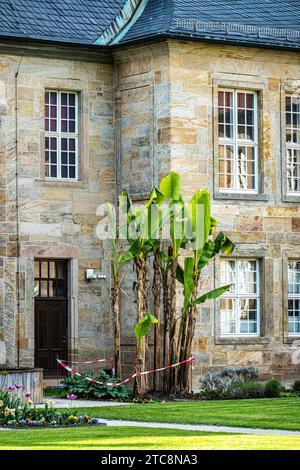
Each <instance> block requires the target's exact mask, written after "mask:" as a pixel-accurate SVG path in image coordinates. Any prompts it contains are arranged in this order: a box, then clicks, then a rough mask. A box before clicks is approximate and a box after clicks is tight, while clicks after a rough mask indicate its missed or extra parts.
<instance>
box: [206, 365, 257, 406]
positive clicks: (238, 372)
mask: <svg viewBox="0 0 300 470" xmlns="http://www.w3.org/2000/svg"><path fill="white" fill-rule="evenodd" d="M258 377H259V372H258V369H257V368H256V367H237V368H235V367H224V369H222V370H221V371H219V372H214V373H212V372H207V373H206V374H205V375H204V376H203V377H202V379H201V380H200V396H202V397H204V398H207V399H210V400H212V399H220V398H227V397H228V396H230V398H235V397H234V389H237V388H239V387H240V388H239V391H238V392H237V394H238V395H239V394H243V393H242V392H241V391H240V390H241V389H242V386H243V384H247V383H251V384H252V385H250V386H249V389H250V388H251V386H252V387H253V382H255V381H257V379H258ZM249 393H250V392H249ZM259 393H260V392H259ZM244 394H246V391H245V392H244ZM253 394H254V392H253Z"/></svg>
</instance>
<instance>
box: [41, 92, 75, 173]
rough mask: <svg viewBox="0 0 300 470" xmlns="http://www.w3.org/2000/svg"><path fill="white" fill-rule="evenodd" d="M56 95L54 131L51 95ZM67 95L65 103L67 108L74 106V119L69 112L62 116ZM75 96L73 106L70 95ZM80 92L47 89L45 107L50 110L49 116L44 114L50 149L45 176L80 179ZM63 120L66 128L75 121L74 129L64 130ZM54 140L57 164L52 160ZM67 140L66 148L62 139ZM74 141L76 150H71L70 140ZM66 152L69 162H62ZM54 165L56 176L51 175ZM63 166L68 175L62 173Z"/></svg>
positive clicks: (46, 136) (46, 135) (46, 137)
mask: <svg viewBox="0 0 300 470" xmlns="http://www.w3.org/2000/svg"><path fill="white" fill-rule="evenodd" d="M53 95H55V96H56V98H55V100H56V103H55V106H56V118H55V121H56V130H55V131H53V130H51V121H52V118H51V111H50V109H51V97H52V96H53ZM63 95H64V96H66V97H67V98H66V104H65V107H66V108H67V110H69V108H70V107H72V108H74V119H73V120H70V119H69V116H68V113H67V117H66V118H62V107H63V106H64V105H63V103H62V97H63ZM71 96H73V97H74V104H73V105H72V106H71V105H70V104H69V103H70V97H71ZM79 96H80V95H79V93H78V92H74V91H73V90H72V91H70V90H68V91H67V90H53V89H45V100H44V101H45V107H46V106H48V107H49V111H48V113H49V114H48V116H47V115H45V116H44V119H45V126H46V121H48V127H49V129H45V140H47V139H48V141H49V147H48V149H47V148H46V153H47V151H48V152H49V160H48V162H46V161H45V170H44V176H45V178H47V179H55V180H63V181H78V169H79V134H78V131H79V128H80V121H81V120H80V114H79V106H78V102H79ZM46 97H48V101H47V100H46ZM63 121H65V123H66V128H69V126H70V122H71V121H73V122H74V130H72V131H70V130H69V129H68V130H65V131H62V130H61V125H62V123H63ZM52 140H55V141H56V149H55V151H56V164H53V163H52V162H51V151H52V148H51V141H52ZM63 140H65V141H66V148H65V150H64V149H63V148H62V141H63ZM71 140H72V141H73V142H74V150H73V149H71V150H70V141H71ZM63 152H65V153H66V154H67V155H68V159H67V163H63V162H62V153H63ZM71 153H72V154H74V163H72V164H71V163H70V161H69V158H70V154H71ZM52 166H54V167H55V172H56V176H52V175H51V171H52V170H51V169H52ZM63 167H65V168H66V173H67V175H68V176H63V175H62V173H63ZM46 168H48V172H49V174H48V175H46V174H45V173H46ZM71 168H73V170H74V176H70V172H71Z"/></svg>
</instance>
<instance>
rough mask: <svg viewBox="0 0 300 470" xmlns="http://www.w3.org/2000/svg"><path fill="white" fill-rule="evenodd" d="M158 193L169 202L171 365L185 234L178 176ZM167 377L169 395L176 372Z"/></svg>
mask: <svg viewBox="0 0 300 470" xmlns="http://www.w3.org/2000/svg"><path fill="white" fill-rule="evenodd" d="M159 189H160V192H161V193H162V194H164V196H165V200H168V201H169V206H168V209H169V214H168V216H169V234H170V238H171V245H170V247H169V250H168V257H169V265H168V266H169V273H168V275H169V286H168V288H169V293H168V294H169V298H170V303H169V317H168V320H169V322H168V323H169V324H168V328H167V329H168V331H169V341H168V342H169V354H168V359H169V361H170V362H171V363H173V362H176V361H177V289H176V272H177V266H178V257H179V254H180V248H181V244H182V241H183V239H184V233H185V230H184V229H185V207H184V201H183V199H182V196H181V179H180V175H178V174H177V173H175V172H171V173H170V174H169V175H167V176H166V177H165V178H164V179H163V180H162V181H161V184H160V188H159ZM168 375H169V377H168V378H167V377H166V381H167V382H168V383H167V384H166V386H167V390H168V391H169V392H170V393H174V392H175V385H176V370H175V369H171V370H169V371H168Z"/></svg>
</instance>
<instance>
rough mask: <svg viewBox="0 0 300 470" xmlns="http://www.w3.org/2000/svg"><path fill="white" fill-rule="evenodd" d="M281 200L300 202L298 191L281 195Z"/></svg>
mask: <svg viewBox="0 0 300 470" xmlns="http://www.w3.org/2000/svg"><path fill="white" fill-rule="evenodd" d="M281 200H282V202H297V203H298V204H299V202H300V192H299V195H298V194H284V195H282V197H281Z"/></svg>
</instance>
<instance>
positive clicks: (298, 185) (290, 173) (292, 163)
mask: <svg viewBox="0 0 300 470" xmlns="http://www.w3.org/2000/svg"><path fill="white" fill-rule="evenodd" d="M287 189H288V191H290V192H295V191H300V149H299V150H297V149H289V148H288V149H287Z"/></svg>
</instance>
